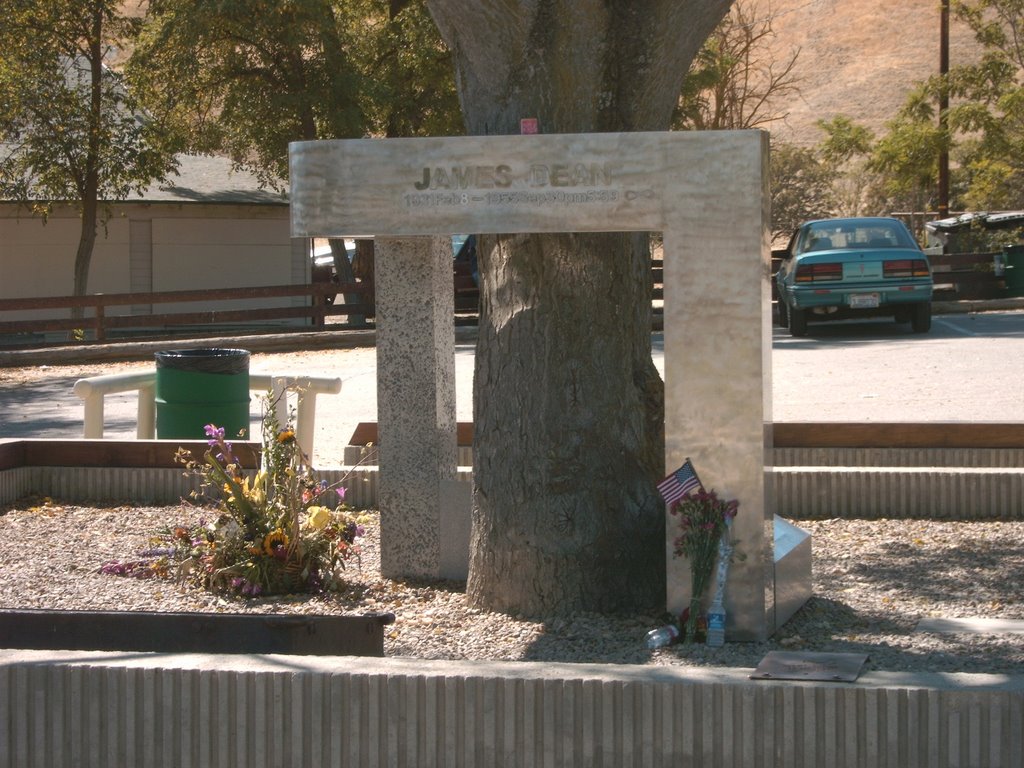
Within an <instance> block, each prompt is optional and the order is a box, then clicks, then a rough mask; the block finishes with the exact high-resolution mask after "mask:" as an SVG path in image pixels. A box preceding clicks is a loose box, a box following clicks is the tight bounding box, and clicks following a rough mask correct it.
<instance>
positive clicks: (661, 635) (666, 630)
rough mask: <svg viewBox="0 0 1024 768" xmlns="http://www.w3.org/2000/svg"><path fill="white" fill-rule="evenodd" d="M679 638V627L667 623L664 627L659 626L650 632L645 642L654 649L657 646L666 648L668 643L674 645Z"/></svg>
mask: <svg viewBox="0 0 1024 768" xmlns="http://www.w3.org/2000/svg"><path fill="white" fill-rule="evenodd" d="M678 639H679V629H678V628H676V626H675V625H674V624H666V625H665V626H663V627H658V628H657V629H652V630H651V631H650V632H648V633H647V637H646V638H644V644H645V645H646V646H647V647H648V648H649V649H650V650H652V651H653V650H654V649H655V648H664V647H665V646H666V645H672V643H674V642H675V641H676V640H678Z"/></svg>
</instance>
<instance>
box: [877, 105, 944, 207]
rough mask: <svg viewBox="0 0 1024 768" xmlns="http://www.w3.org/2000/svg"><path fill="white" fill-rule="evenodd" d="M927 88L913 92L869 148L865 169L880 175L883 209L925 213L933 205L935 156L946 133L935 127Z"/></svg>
mask: <svg viewBox="0 0 1024 768" xmlns="http://www.w3.org/2000/svg"><path fill="white" fill-rule="evenodd" d="M933 95H934V94H933V93H932V92H931V89H930V88H928V87H927V86H922V87H918V88H916V89H914V91H912V92H911V94H910V95H909V96H908V98H907V102H906V104H904V106H903V108H902V109H901V110H900V112H899V114H898V115H897V116H896V117H895V118H894V119H893V120H890V121H889V122H888V123H887V124H886V129H887V132H886V134H885V135H884V136H882V138H881V139H879V140H878V142H877V143H876V144H875V146H874V147H873V149H872V153H871V159H870V161H869V162H868V169H869V170H871V171H875V172H876V173H878V174H880V176H881V184H880V186H879V188H878V189H879V191H880V192H881V195H882V199H883V202H882V207H884V208H886V209H887V210H890V211H893V210H904V211H906V210H910V211H927V210H932V209H934V208H935V206H936V205H937V192H938V187H937V184H938V176H939V156H940V154H941V153H942V152H943V150H945V151H948V150H949V134H948V132H947V131H946V130H944V129H943V128H942V127H941V126H940V125H939V120H938V115H937V114H936V111H935V108H934V106H933V104H934V98H933Z"/></svg>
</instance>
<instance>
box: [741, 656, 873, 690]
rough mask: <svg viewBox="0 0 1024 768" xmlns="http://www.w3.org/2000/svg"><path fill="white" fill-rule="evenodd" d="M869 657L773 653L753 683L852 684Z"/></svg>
mask: <svg viewBox="0 0 1024 768" xmlns="http://www.w3.org/2000/svg"><path fill="white" fill-rule="evenodd" d="M867 660H868V657H867V654H866V653H809V652H802V651H771V652H769V653H768V655H767V656H765V657H764V658H763V659H761V663H760V664H758V665H757V669H755V670H754V672H753V674H752V675H751V676H750V679H751V680H817V681H820V682H827V683H852V682H854V681H855V680H856V679H857V678H858V677H860V673H861V669H862V668H863V666H864V662H866V661H867Z"/></svg>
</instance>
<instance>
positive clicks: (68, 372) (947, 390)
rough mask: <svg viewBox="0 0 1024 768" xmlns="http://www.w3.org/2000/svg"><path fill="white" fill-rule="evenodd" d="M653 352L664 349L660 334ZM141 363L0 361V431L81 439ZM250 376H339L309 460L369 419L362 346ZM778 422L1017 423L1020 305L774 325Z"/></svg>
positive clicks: (128, 415) (255, 362)
mask: <svg viewBox="0 0 1024 768" xmlns="http://www.w3.org/2000/svg"><path fill="white" fill-rule="evenodd" d="M653 344H654V360H655V363H656V364H657V365H658V367H659V369H660V368H661V363H662V360H663V357H664V348H663V341H662V337H661V335H660V334H656V335H655V336H654V337H653ZM152 367H153V364H152V363H151V362H141V363H123V362H122V363H109V364H90V365H77V364H76V365H69V366H52V367H46V366H33V367H31V368H22V369H4V368H0V437H37V438H38V437H81V435H82V418H83V412H82V404H81V402H80V401H79V400H78V398H77V397H75V396H74V394H73V393H72V387H73V386H74V383H75V381H77V380H78V379H79V378H83V377H86V376H97V375H101V374H105V373H110V372H115V371H127V370H142V369H147V368H148V369H151V368H152ZM250 368H251V371H252V372H253V373H278V374H305V375H311V376H330V377H335V376H337V377H340V378H341V379H342V392H341V394H340V395H324V396H321V397H320V398H319V399H318V403H317V429H316V436H315V451H314V461H315V462H316V463H318V464H320V465H321V466H332V465H336V464H340V463H341V450H342V447H343V446H344V445H345V444H346V443H347V442H348V438H349V436H350V435H351V434H352V430H353V429H354V428H355V425H356V424H357V423H358V422H360V421H374V420H376V409H377V397H376V352H375V350H374V349H373V348H372V347H357V348H351V349H328V350H307V351H299V352H272V353H254V354H253V357H252V363H251V366H250ZM772 368H773V376H772V383H773V413H772V418H773V419H774V420H776V421H947V420H963V421H1018V422H1020V421H1024V312H1020V311H1018V312H990V313H978V314H973V315H942V316H936V317H935V318H934V325H933V328H932V331H931V333H929V334H927V335H922V336H919V335H914V334H910V333H909V332H907V330H906V328H905V326H897V325H895V324H894V323H891V322H885V321H876V322H863V323H853V322H848V323H842V324H831V325H821V326H811V331H810V335H809V336H807V337H805V338H802V339H793V338H791V337H790V336H789V335H788V332H787V331H785V330H783V329H775V332H774V338H773V353H772ZM472 377H473V347H472V345H469V344H460V345H458V346H457V347H456V379H457V385H458V400H457V415H458V418H459V420H460V421H469V420H470V419H471V418H472V395H471V391H472ZM136 407H137V399H136V397H135V396H134V395H117V396H111V397H108V399H107V405H106V420H105V422H106V424H107V436H108V437H129V438H130V437H134V436H135V413H136Z"/></svg>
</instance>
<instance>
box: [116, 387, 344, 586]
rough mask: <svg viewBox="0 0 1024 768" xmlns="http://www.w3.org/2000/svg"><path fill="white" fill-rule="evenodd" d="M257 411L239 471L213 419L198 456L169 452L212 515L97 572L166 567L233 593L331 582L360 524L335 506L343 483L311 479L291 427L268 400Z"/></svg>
mask: <svg viewBox="0 0 1024 768" xmlns="http://www.w3.org/2000/svg"><path fill="white" fill-rule="evenodd" d="M266 413H267V415H266V416H265V417H264V419H263V436H262V452H261V457H260V466H259V469H258V471H254V470H253V469H249V470H246V469H245V468H244V466H243V462H242V460H241V459H240V458H239V457H238V456H237V455H236V453H235V450H234V448H233V446H232V445H231V443H230V442H229V441H228V440H227V439H226V438H225V435H224V429H223V428H222V427H217V426H216V425H214V424H208V425H207V426H206V434H207V437H208V438H209V439H208V441H207V442H208V444H209V448H208V449H207V450H206V452H205V453H204V455H203V458H202V460H197V459H196V458H195V457H193V455H192V453H191V452H190V451H187V450H185V449H181V448H179V449H178V452H177V454H176V459H177V460H178V461H179V462H180V463H182V464H184V466H185V468H186V470H187V471H188V472H191V473H195V474H196V475H198V476H199V477H200V478H201V486H202V488H201V495H204V496H206V497H207V498H211V499H213V500H214V502H215V506H216V512H217V513H218V514H217V517H216V518H215V519H214V520H213V521H212V522H210V523H207V524H203V523H200V524H199V525H197V526H193V527H187V526H181V525H178V526H172V527H170V528H168V529H166V530H164V531H162V532H161V533H160V534H159V535H158V536H156V537H154V539H153V540H152V542H151V543H152V544H153V545H154V546H153V547H152V548H151V549H150V550H148V551H146V552H143V553H142V558H143V559H141V560H136V561H132V562H130V563H117V562H114V563H107V564H106V565H104V566H103V568H101V570H102V571H104V572H106V573H113V574H119V575H130V576H138V577H143V578H145V577H148V576H168V575H171V573H172V572H176V573H177V574H178V575H179V578H181V579H183V580H184V579H187V580H189V581H191V582H193V583H195V584H196V585H197V586H200V587H202V588H204V589H207V590H209V591H211V592H216V593H220V594H229V595H237V596H241V597H257V596H260V595H273V594H286V593H290V592H309V591H318V590H321V589H331V588H336V587H338V586H339V585H340V584H341V580H340V571H341V570H342V569H343V568H344V567H345V562H346V560H348V559H349V558H351V557H353V556H357V555H358V546H357V544H356V540H357V539H358V537H359V536H361V535H362V533H363V530H362V526H361V525H360V521H359V519H358V518H356V517H355V516H354V515H353V513H352V511H351V510H350V508H349V507H347V506H346V505H345V504H344V494H345V489H344V488H343V487H337V488H329V487H328V486H327V483H326V481H322V480H318V479H317V478H316V477H315V475H314V472H313V470H312V468H311V467H310V466H309V463H308V461H307V459H306V457H305V455H304V454H303V453H302V450H301V449H300V448H299V445H298V443H297V442H296V440H295V432H294V431H293V430H292V429H291V427H290V426H288V425H286V426H285V427H284V428H281V427H280V425H279V423H278V420H277V417H276V416H275V415H274V409H273V408H272V407H270V404H269V403H268V404H267V408H266ZM197 495H200V494H197ZM172 566H173V568H172Z"/></svg>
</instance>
